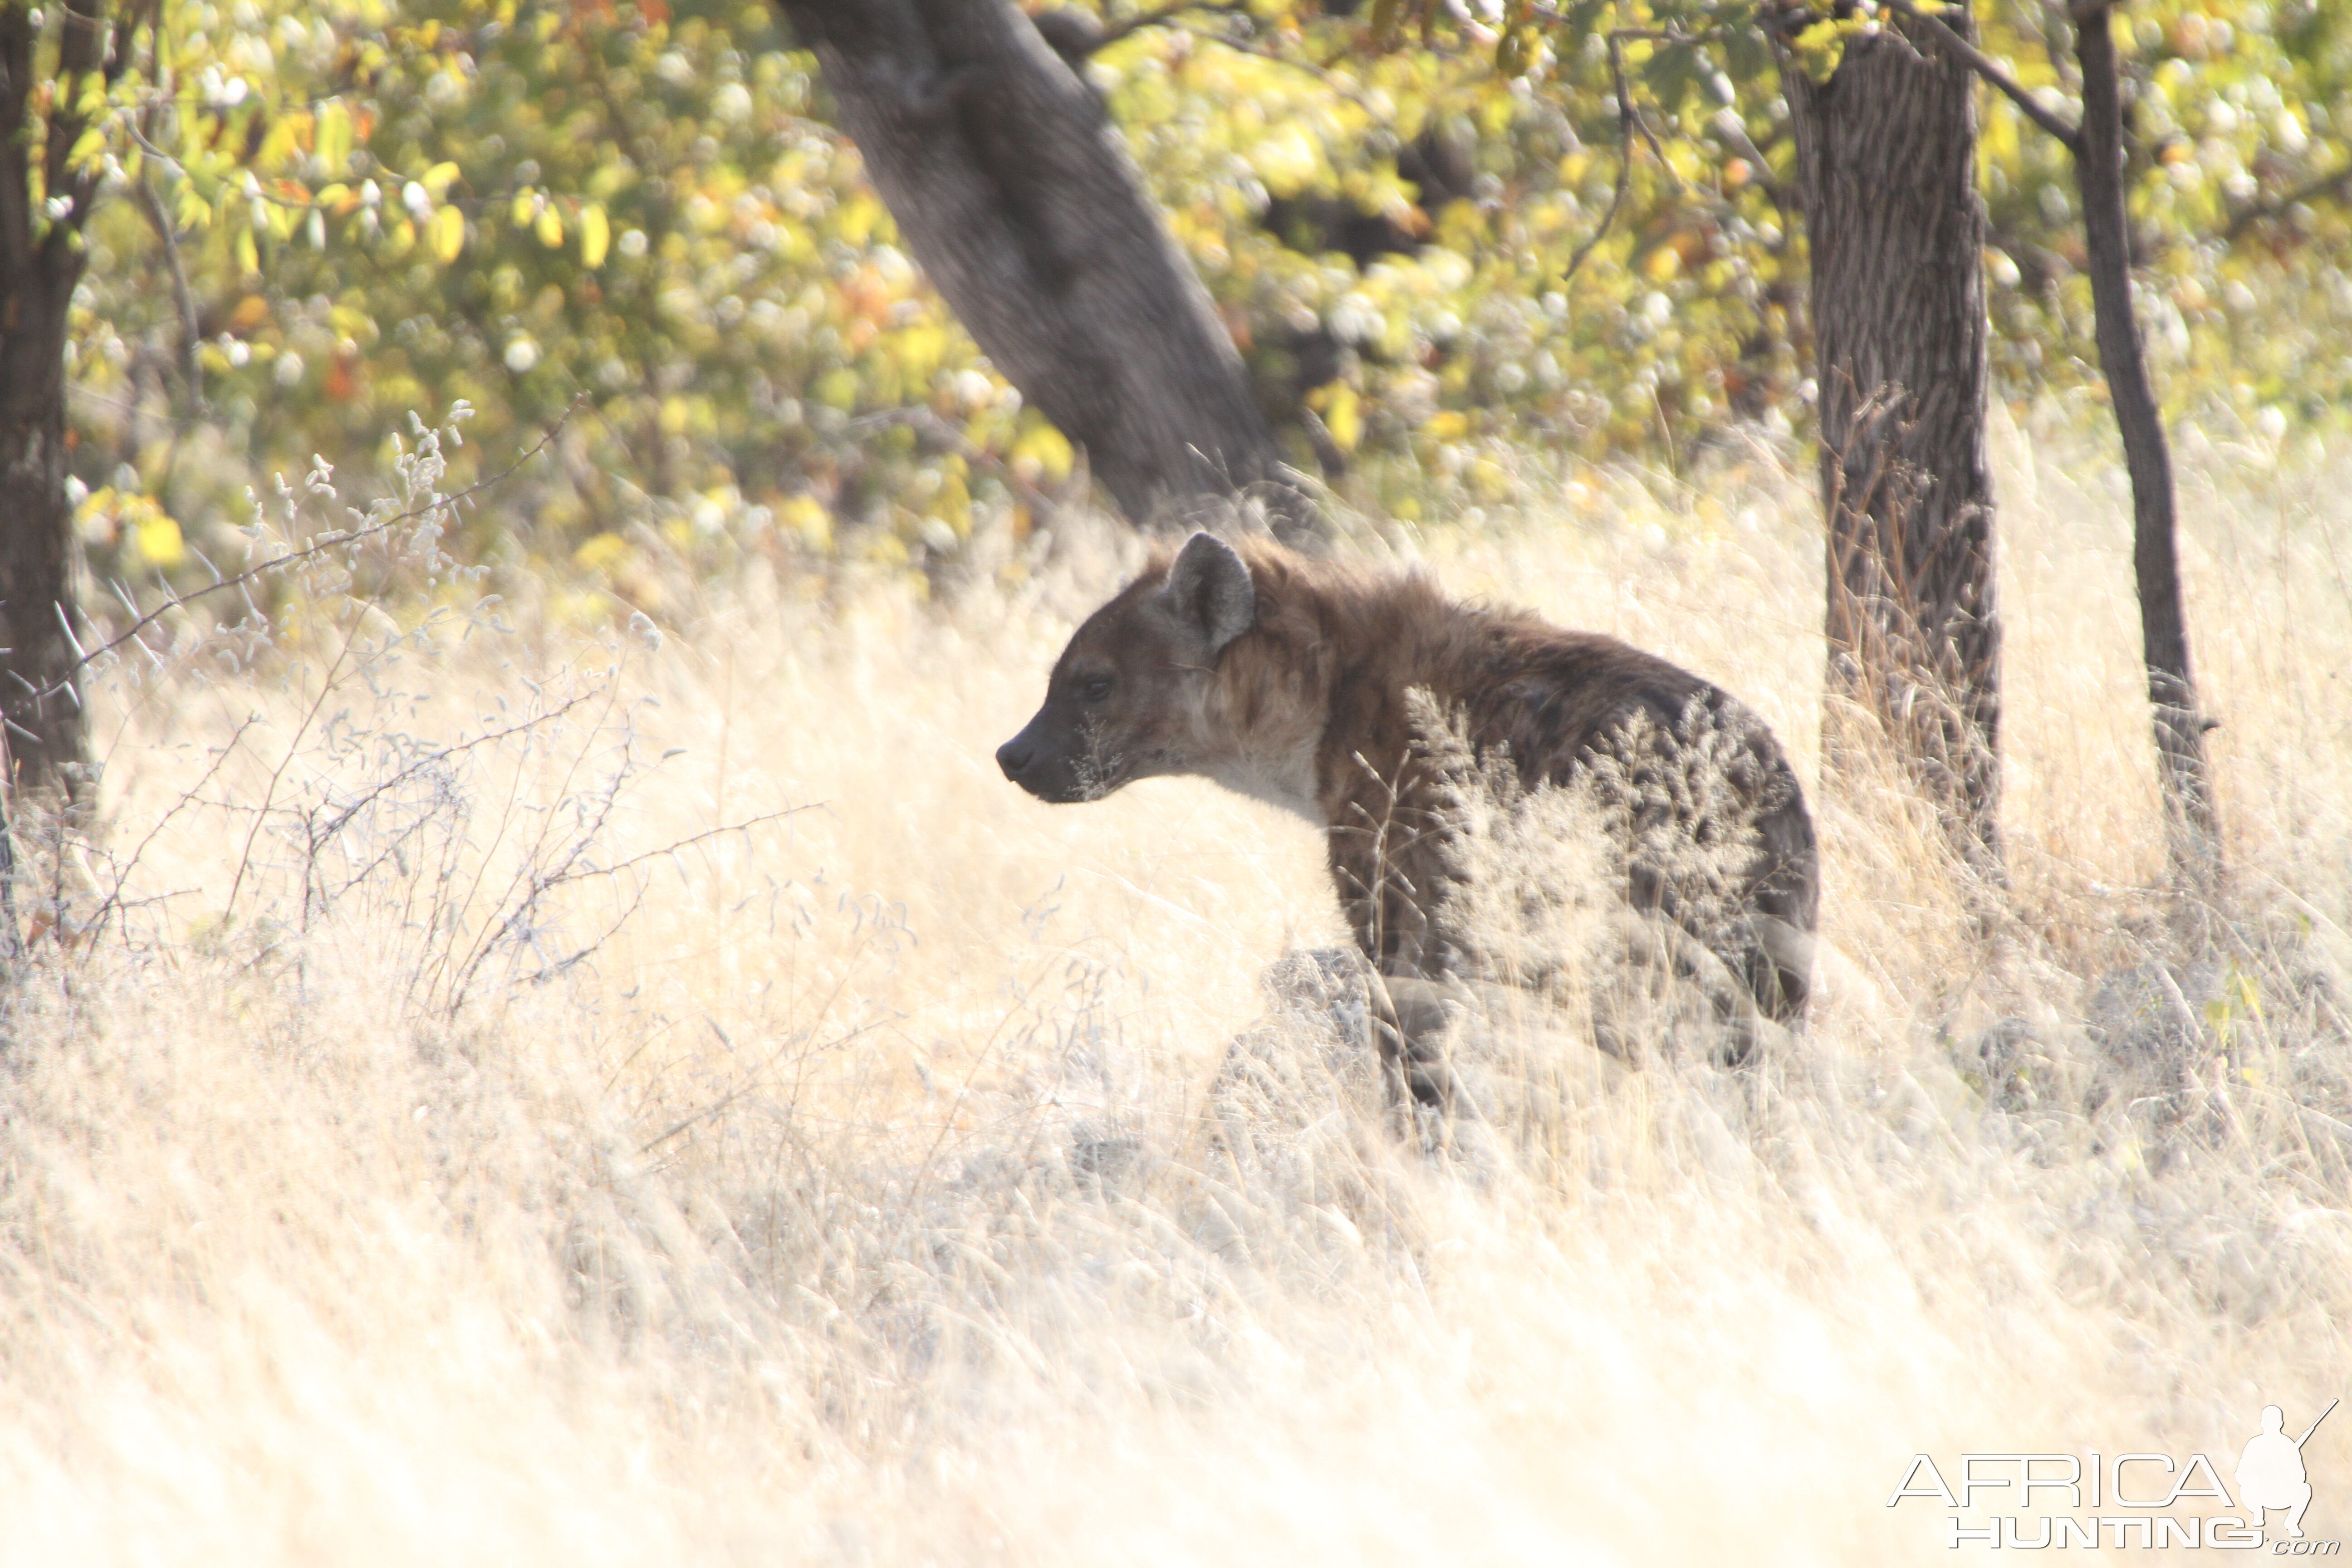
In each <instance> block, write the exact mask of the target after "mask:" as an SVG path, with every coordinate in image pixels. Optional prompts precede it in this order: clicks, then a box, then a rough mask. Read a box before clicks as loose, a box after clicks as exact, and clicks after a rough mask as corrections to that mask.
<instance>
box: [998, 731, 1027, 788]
mask: <svg viewBox="0 0 2352 1568" xmlns="http://www.w3.org/2000/svg"><path fill="white" fill-rule="evenodd" d="M1035 758H1036V752H1033V751H1031V750H1030V749H1029V747H1028V745H1027V744H1026V743H1025V742H1024V741H1023V740H1022V739H1021V737H1020V736H1018V735H1015V736H1014V737H1013V739H1011V740H1009V741H1007V742H1004V744H1003V745H1001V746H999V747H997V748H996V765H997V766H998V767H1000V768H1003V770H1004V776H1005V777H1006V778H1008V779H1011V780H1012V781H1013V783H1014V784H1019V783H1020V782H1021V775H1022V774H1023V773H1027V772H1028V771H1029V764H1030V763H1031V762H1033V761H1034V760H1035Z"/></svg>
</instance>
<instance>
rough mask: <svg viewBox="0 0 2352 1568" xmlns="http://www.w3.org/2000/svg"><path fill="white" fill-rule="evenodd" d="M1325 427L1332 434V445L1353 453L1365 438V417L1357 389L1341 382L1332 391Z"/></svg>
mask: <svg viewBox="0 0 2352 1568" xmlns="http://www.w3.org/2000/svg"><path fill="white" fill-rule="evenodd" d="M1323 427H1324V428H1325V429H1327V430H1328V431H1330V432H1331V444H1332V445H1333V446H1335V447H1339V450H1341V451H1342V452H1352V451H1354V450H1355V449H1356V444H1357V443H1358V442H1360V441H1361V440H1362V439H1363V438H1364V415H1363V406H1362V403H1361V400H1360V399H1359V398H1358V397H1357V396H1356V389H1355V388H1354V387H1352V386H1349V384H1347V383H1345V382H1341V383H1339V384H1338V385H1337V386H1335V387H1334V388H1333V389H1332V393H1331V406H1330V408H1329V409H1328V411H1327V412H1326V413H1325V414H1324V416H1323Z"/></svg>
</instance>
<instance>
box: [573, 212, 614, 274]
mask: <svg viewBox="0 0 2352 1568" xmlns="http://www.w3.org/2000/svg"><path fill="white" fill-rule="evenodd" d="M612 243H613V227H612V225H611V224H609V223H607V222H606V221H605V219H604V208H603V207H601V206H598V205H596V204H595V203H594V202H590V203H589V204H588V205H586V206H585V207H583V208H582V209H581V211H580V265H581V266H583V267H585V268H588V269H589V270H590V271H592V272H593V271H594V270H595V269H596V268H599V267H602V266H604V251H605V248H606V247H608V246H610V245H611V244H612Z"/></svg>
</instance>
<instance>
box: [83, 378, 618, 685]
mask: <svg viewBox="0 0 2352 1568" xmlns="http://www.w3.org/2000/svg"><path fill="white" fill-rule="evenodd" d="M587 400H588V396H587V394H585V393H583V394H581V395H579V396H578V397H575V398H573V399H572V406H571V407H569V408H566V409H565V410H564V411H563V416H562V418H560V419H558V420H556V422H555V423H554V424H552V425H551V426H548V428H547V433H546V434H545V435H543V436H541V437H540V438H539V439H538V440H537V441H534V442H532V443H531V446H530V450H528V451H526V452H524V453H523V454H522V455H521V456H520V457H519V458H516V459H515V460H514V461H513V462H511V463H509V464H508V465H507V466H506V467H505V468H500V469H499V471H498V472H497V473H495V474H492V475H490V476H489V477H488V478H487V479H477V480H475V481H474V482H473V483H472V484H470V485H467V487H466V488H465V489H462V490H459V491H457V493H456V494H455V495H449V496H443V497H440V498H438V499H436V500H432V501H429V502H427V503H426V504H425V505H424V506H420V507H412V508H410V509H409V510H406V511H404V512H401V513H399V514H398V515H397V516H394V517H387V518H384V519H382V520H381V521H376V522H372V523H369V524H368V525H367V526H365V527H364V528H354V529H351V530H348V531H346V530H341V529H338V530H336V531H333V532H331V533H328V534H326V535H324V536H322V537H320V538H319V539H317V540H314V541H312V542H310V543H309V544H306V545H303V546H302V547H301V548H300V549H299V550H289V551H288V552H286V553H285V554H283V555H279V556H275V557H272V558H271V559H269V560H268V561H265V562H263V563H261V564H259V565H258V566H249V567H247V568H246V570H244V571H242V572H239V573H238V574H236V575H235V576H234V577H224V578H222V579H220V580H219V581H218V582H216V583H209V584H205V586H204V587H201V588H198V589H196V590H194V592H193V593H187V594H173V595H171V596H170V597H169V598H168V599H166V600H165V601H164V602H163V604H161V605H157V606H156V607H155V608H153V609H152V610H150V611H148V612H147V613H146V614H145V615H143V616H140V617H139V618H138V619H137V620H136V621H134V622H132V623H131V627H130V629H129V630H127V631H125V632H123V633H121V635H120V636H117V637H114V638H112V639H111V640H110V641H107V642H103V643H100V645H99V646H98V647H95V648H92V649H91V650H90V651H89V652H88V653H85V654H83V655H82V656H81V657H80V658H78V659H76V660H74V662H73V664H72V665H71V666H70V667H69V668H68V669H67V671H66V673H65V676H64V678H63V679H60V680H59V681H58V683H57V684H56V685H54V686H51V687H50V688H49V689H47V690H46V691H43V692H42V693H40V695H41V696H42V697H43V698H47V697H52V696H55V695H57V694H58V693H59V692H61V691H63V690H65V689H67V687H68V686H69V685H70V684H71V683H72V680H73V678H74V677H75V676H76V675H79V673H81V671H82V670H83V669H85V668H88V667H89V665H90V664H91V663H92V662H93V661H94V660H97V659H100V658H104V657H105V656H106V655H108V654H110V653H112V652H114V651H115V650H116V649H117V648H120V647H122V646H123V645H124V644H126V643H129V642H131V640H132V639H134V638H135V637H138V636H139V634H140V633H141V632H143V631H145V630H146V629H147V628H148V627H149V626H153V625H154V624H155V623H156V622H157V621H160V620H162V619H163V617H164V616H167V615H169V614H170V613H171V612H172V611H173V610H176V609H179V608H181V607H183V606H184V605H192V604H194V603H195V601H197V600H198V599H203V598H208V597H210V596H211V595H215V594H219V593H225V592H226V591H228V590H229V589H232V588H242V587H244V586H246V585H247V584H250V583H252V582H254V581H255V580H256V579H257V578H261V577H267V576H268V575H269V574H271V573H272V572H280V571H283V570H285V569H286V568H287V567H289V566H291V565H294V564H296V563H299V562H303V561H308V560H310V559H311V558H312V557H314V556H318V555H323V554H325V553H326V552H328V551H330V550H343V549H348V548H349V547H350V546H352V545H353V544H356V543H358V542H361V541H362V540H366V539H373V538H374V537H375V536H376V535H378V534H382V533H388V532H390V531H392V530H394V529H395V528H398V527H399V526H400V525H401V524H402V523H404V522H414V521H416V520H417V519H418V518H420V517H425V516H429V515H430V514H432V513H434V512H436V511H443V510H449V509H451V508H454V507H456V506H457V503H458V502H460V501H462V500H467V499H468V498H470V497H473V496H476V495H479V494H480V493H481V492H482V491H484V490H486V489H490V488H491V487H492V486H494V485H499V484H502V483H504V482H505V481H506V480H507V479H509V478H511V477H512V476H513V475H514V474H515V473H516V472H517V471H518V470H520V468H522V466H523V465H524V464H525V463H528V462H530V460H531V459H532V458H536V457H538V456H539V455H540V453H541V452H543V451H545V450H546V449H547V447H548V444H549V443H550V442H551V441H553V440H554V439H555V438H556V437H558V436H560V435H562V432H563V427H564V426H566V425H568V424H570V423H571V421H572V416H573V415H574V414H576V413H578V412H579V411H580V405H582V404H583V403H585V402H586V401H587Z"/></svg>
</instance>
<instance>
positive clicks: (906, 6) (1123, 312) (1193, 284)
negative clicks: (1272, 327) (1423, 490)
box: [778, 0, 1306, 523]
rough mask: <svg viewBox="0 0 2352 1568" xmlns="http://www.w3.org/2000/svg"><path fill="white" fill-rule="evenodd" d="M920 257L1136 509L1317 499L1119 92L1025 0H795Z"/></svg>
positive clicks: (1289, 516) (1001, 364) (989, 349)
mask: <svg viewBox="0 0 2352 1568" xmlns="http://www.w3.org/2000/svg"><path fill="white" fill-rule="evenodd" d="M778 4H779V5H780V6H781V7H782V11H783V13H784V16H785V17H786V18H787V19H788V20H789V21H790V22H791V23H792V25H793V28H794V29H795V31H796V32H797V33H798V34H799V36H800V37H801V38H802V39H803V41H804V42H806V43H808V44H809V45H810V46H811V47H814V49H815V51H816V56H817V60H818V62H819V64H820V66H821V67H822V68H823V70H824V82H825V87H826V88H827V89H828V90H829V91H830V92H831V94H832V96H833V99H834V101H835V104H836V105H837V106H838V110H839V114H840V119H841V125H842V128H843V129H844V130H845V131H846V132H848V133H849V135H850V137H851V139H852V140H853V141H855V142H856V143H857V148H858V151H859V152H860V153H862V154H863V155H864V156H865V159H866V169H867V171H868V173H869V174H871V175H872V176H873V179H874V183H875V184H876V186H877V188H878V189H879V190H880V191H881V193H882V196H883V199H884V201H886V202H887V204H888V205H889V208H890V212H891V216H893V217H895V218H896V219H897V220H898V228H899V232H900V233H901V234H903V235H904V236H905V237H906V239H907V243H908V247H910V248H911V249H912V250H913V252H914V254H915V257H916V259H917V260H919V261H920V262H921V263H922V265H923V268H924V270H925V271H926V272H927V273H929V276H930V279H931V281H932V282H933V283H934V284H935V285H936V286H937V287H938V289H939V290H940V294H941V295H943V296H945V298H946V300H947V301H948V303H949V304H950V306H952V307H953V308H954V310H955V312H956V314H957V315H958V316H959V317H960V318H961V320H962V321H963V324H964V326H965V328H966V329H967V330H968V331H971V335H972V337H973V339H974V340H975V341H977V342H979V344H980V346H981V347H982V349H983V350H984V351H986V353H988V356H989V358H990V359H991V360H992V361H993V362H995V364H996V367H997V368H998V369H999V370H1000V371H1002V372H1003V374H1004V375H1005V376H1006V378H1007V379H1009V380H1010V381H1011V382H1012V383H1013V385H1014V386H1016V387H1018V388H1020V390H1021V394H1022V395H1023V396H1024V397H1025V398H1026V399H1028V401H1029V403H1030V404H1031V405H1032V406H1034V407H1035V408H1036V409H1037V410H1038V411H1039V412H1041V413H1043V414H1044V415H1045V417H1046V418H1048V419H1051V420H1052V421H1053V422H1054V423H1055V426H1058V427H1059V428H1060V429H1061V431H1062V432H1063V434H1065V435H1066V436H1068V437H1070V438H1071V439H1072V440H1073V441H1075V442H1076V443H1078V444H1079V445H1081V446H1083V447H1085V449H1086V452H1087V460H1088V462H1089V464H1090V465H1091V466H1092V468H1093V470H1094V475H1095V477H1096V478H1097V479H1099V480H1101V481H1102V484H1103V486H1104V488H1105V489H1108V490H1109V492H1110V494H1111V496H1112V498H1113V499H1114V500H1117V501H1118V505H1119V507H1120V508H1121V509H1122V510H1124V511H1125V512H1126V513H1127V515H1128V516H1129V518H1130V519H1131V520H1133V521H1137V522H1139V523H1140V522H1148V521H1151V520H1152V518H1153V517H1154V516H1155V515H1156V514H1158V513H1159V512H1160V511H1161V510H1163V509H1165V508H1167V507H1169V506H1170V505H1171V503H1179V502H1181V501H1182V500H1184V499H1185V498H1187V497H1192V496H1199V495H1204V494H1208V495H1223V494H1232V493H1235V492H1240V491H1244V490H1252V489H1256V490H1259V491H1262V492H1263V493H1265V495H1266V498H1267V500H1268V504H1269V507H1270V509H1271V510H1274V511H1275V512H1276V514H1277V521H1280V522H1288V523H1296V522H1298V521H1302V520H1303V518H1304V516H1305V510H1306V509H1305V506H1304V501H1303V498H1302V497H1301V496H1300V495H1299V493H1298V492H1297V490H1296V489H1293V488H1292V487H1291V485H1290V483H1289V481H1288V480H1287V479H1286V478H1285V468H1284V464H1283V457H1282V452H1281V448H1280V447H1279V446H1278V445H1277V444H1276V440H1275V436H1274V430H1273V426H1271V424H1270V423H1269V422H1268V421H1267V419H1266V416H1265V413H1264V412H1263V411H1262V410H1261V409H1260V408H1259V406H1258V405H1257V401H1256V398H1255V395H1254V394H1253V393H1252V391H1251V388H1250V384H1249V380H1248V376H1247V374H1246V373H1245V372H1244V368H1243V365H1242V362H1241V356H1240V354H1239V353H1237V352H1236V351H1235V350H1234V343H1233V339H1232V337H1231V336H1230V334H1229V333H1228V332H1227V331H1226V330H1225V328H1224V325H1223V321H1221V320H1220V318H1219V317H1218V314H1217V311H1216V309H1215V307H1214V305H1213V304H1212V303H1211V301H1210V300H1209V296H1208V292H1207V290H1206V289H1203V288H1202V286H1201V282H1200V279H1198V278H1197V277H1196V276H1194V274H1193V272H1192V268H1191V266H1190V265H1189V264H1188V263H1187V262H1186V260H1185V258H1184V257H1183V256H1182V254H1181V252H1179V251H1178V250H1177V248H1176V247H1175V245H1174V243H1173V241H1172V240H1171V238H1170V237H1169V235H1168V233H1167V230H1166V228H1165V226H1163V225H1162V224H1161V222H1160V215H1159V212H1158V210H1157V209H1156V208H1155V207H1154V206H1153V205H1152V203H1151V200H1150V197H1149V196H1148V195H1146V194H1145V192H1144V190H1143V186H1142V182H1141V180H1140V179H1139V176H1138V174H1137V173H1136V169H1135V165H1134V163H1133V162H1132V161H1131V160H1130V159H1129V156H1128V154H1127V151H1126V147H1125V145H1124V143H1123V142H1121V141H1120V139H1119V136H1118V130H1117V128H1116V127H1115V126H1113V125H1112V124H1111V122H1110V119H1109V116H1108V114H1107V113H1106V112H1105V110H1104V108H1103V105H1102V102H1101V100H1099V99H1098V98H1097V96H1096V94H1095V92H1094V90H1093V89H1091V88H1090V87H1089V86H1087V83H1086V81H1085V80H1084V79H1082V78H1081V77H1080V76H1079V75H1078V73H1077V71H1076V69H1074V68H1073V67H1072V66H1071V65H1070V63H1069V62H1067V61H1066V60H1065V59H1064V58H1062V57H1061V56H1060V55H1057V54H1056V53H1055V51H1054V49H1053V48H1052V47H1049V46H1048V45H1047V44H1046V42H1045V38H1044V37H1042V36H1041V35H1040V34H1039V33H1038V31H1037V28H1036V27H1035V26H1034V25H1033V24H1032V23H1031V22H1030V20H1029V18H1028V17H1027V16H1024V15H1023V14H1022V12H1021V11H1020V10H1018V9H1017V8H1015V7H1014V6H1013V5H1012V4H1011V0H778Z"/></svg>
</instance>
